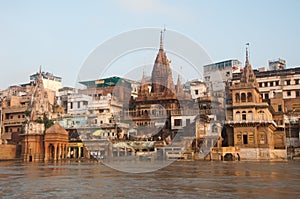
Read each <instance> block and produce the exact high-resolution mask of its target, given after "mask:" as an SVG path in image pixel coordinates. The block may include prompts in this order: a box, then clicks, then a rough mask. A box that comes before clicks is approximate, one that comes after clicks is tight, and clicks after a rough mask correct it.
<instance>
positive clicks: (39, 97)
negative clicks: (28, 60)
mask: <svg viewBox="0 0 300 199" xmlns="http://www.w3.org/2000/svg"><path fill="white" fill-rule="evenodd" d="M28 113H29V114H28V115H27V124H26V125H25V132H24V134H23V137H24V139H23V144H22V156H23V158H24V161H33V162H36V161H42V160H44V142H43V139H44V131H45V126H44V123H43V119H44V117H48V116H49V115H48V114H49V113H50V106H49V100H48V94H47V91H46V90H45V89H44V85H43V79H42V74H41V71H40V73H39V77H38V79H37V82H36V86H35V87H34V91H33V95H32V99H31V106H30V110H28Z"/></svg>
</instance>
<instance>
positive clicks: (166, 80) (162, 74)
mask: <svg viewBox="0 0 300 199" xmlns="http://www.w3.org/2000/svg"><path fill="white" fill-rule="evenodd" d="M151 93H164V94H165V95H172V94H174V93H175V86H174V82H173V78H172V69H171V67H170V61H169V60H168V58H167V55H166V52H165V51H164V49H163V31H161V32H160V47H159V51H158V54H157V56H156V59H155V62H154V66H153V70H152V89H151Z"/></svg>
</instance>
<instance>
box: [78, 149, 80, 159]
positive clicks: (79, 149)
mask: <svg viewBox="0 0 300 199" xmlns="http://www.w3.org/2000/svg"><path fill="white" fill-rule="evenodd" d="M80 157H81V147H78V158H80Z"/></svg>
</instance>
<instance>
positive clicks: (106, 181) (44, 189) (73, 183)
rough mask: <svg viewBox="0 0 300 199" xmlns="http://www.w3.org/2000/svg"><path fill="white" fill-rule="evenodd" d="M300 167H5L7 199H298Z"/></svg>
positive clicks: (1, 183) (2, 190) (1, 180)
mask: <svg viewBox="0 0 300 199" xmlns="http://www.w3.org/2000/svg"><path fill="white" fill-rule="evenodd" d="M299 179H300V162H299V161H288V162H275V163H273V162H209V161H200V162H198V161H195V162H174V163H172V164H171V165H169V166H168V167H165V168H163V169H160V170H158V171H155V172H149V173H140V174H134V173H125V172H120V171H116V170H114V169H112V168H109V167H107V166H105V165H103V164H101V163H98V162H88V161H87V162H74V161H60V162H48V163H24V162H0V196H1V197H2V198H146V197H147V198H148V197H151V198H283V197H285V198H292V197H294V196H297V195H299V190H300V180H299Z"/></svg>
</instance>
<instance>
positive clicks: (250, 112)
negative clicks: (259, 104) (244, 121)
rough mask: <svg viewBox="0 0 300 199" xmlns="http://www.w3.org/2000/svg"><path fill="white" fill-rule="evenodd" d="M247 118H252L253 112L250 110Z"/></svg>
mask: <svg viewBox="0 0 300 199" xmlns="http://www.w3.org/2000/svg"><path fill="white" fill-rule="evenodd" d="M248 120H250V121H251V120H253V112H252V111H248Z"/></svg>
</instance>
